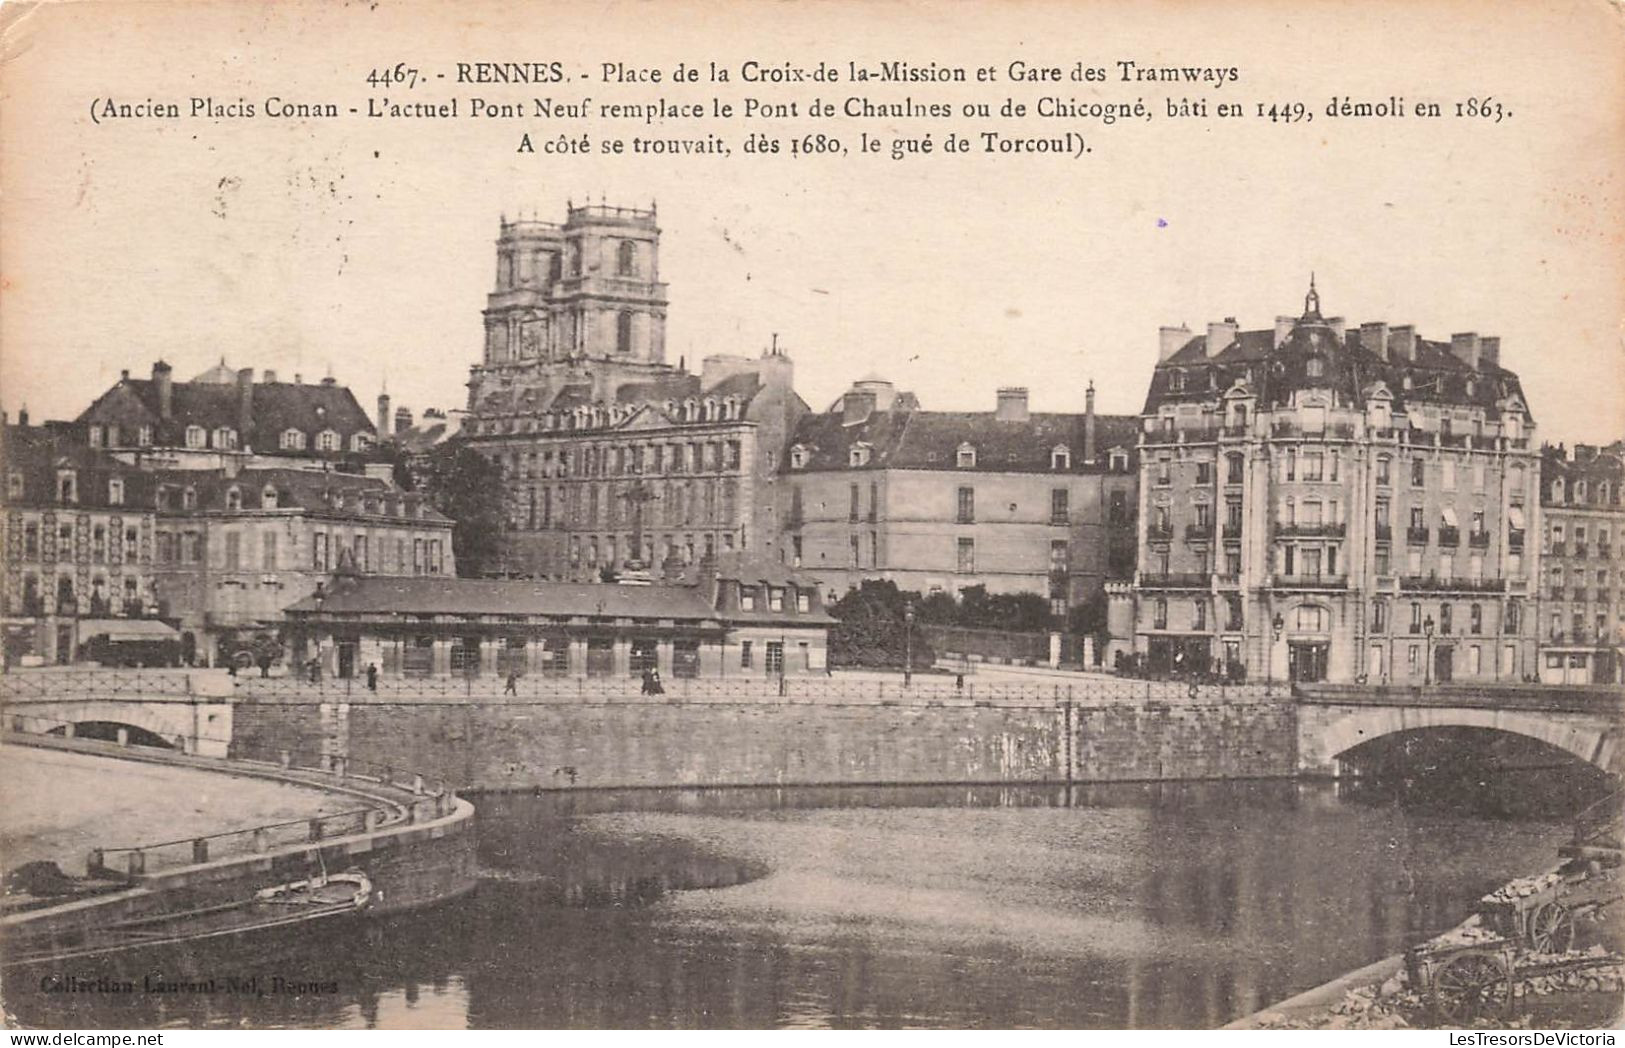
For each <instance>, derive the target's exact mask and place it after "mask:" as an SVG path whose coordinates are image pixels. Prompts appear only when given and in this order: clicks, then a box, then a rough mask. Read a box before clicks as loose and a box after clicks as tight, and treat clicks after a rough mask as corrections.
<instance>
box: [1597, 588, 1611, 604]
mask: <svg viewBox="0 0 1625 1048" xmlns="http://www.w3.org/2000/svg"><path fill="white" fill-rule="evenodd" d="M1613 602H1614V591H1613V590H1605V589H1600V590H1598V591H1597V603H1598V604H1612V603H1613Z"/></svg>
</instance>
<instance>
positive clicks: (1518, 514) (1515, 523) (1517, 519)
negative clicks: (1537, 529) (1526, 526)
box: [1507, 506, 1523, 531]
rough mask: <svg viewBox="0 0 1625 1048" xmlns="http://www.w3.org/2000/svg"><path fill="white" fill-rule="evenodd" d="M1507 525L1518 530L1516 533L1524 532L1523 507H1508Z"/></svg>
mask: <svg viewBox="0 0 1625 1048" xmlns="http://www.w3.org/2000/svg"><path fill="white" fill-rule="evenodd" d="M1507 523H1509V524H1511V525H1512V527H1513V529H1514V530H1516V531H1522V530H1523V507H1522V506H1508V507H1507Z"/></svg>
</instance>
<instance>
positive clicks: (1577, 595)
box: [1573, 586, 1589, 604]
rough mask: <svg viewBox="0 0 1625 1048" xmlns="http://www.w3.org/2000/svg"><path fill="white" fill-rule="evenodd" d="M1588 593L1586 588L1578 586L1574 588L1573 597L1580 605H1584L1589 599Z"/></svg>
mask: <svg viewBox="0 0 1625 1048" xmlns="http://www.w3.org/2000/svg"><path fill="white" fill-rule="evenodd" d="M1586 593H1587V591H1586V588H1585V587H1584V586H1576V587H1574V597H1573V599H1574V600H1577V601H1579V602H1580V603H1582V604H1583V603H1585V602H1586V601H1587V600H1588V599H1589V598H1588V597H1587V596H1586Z"/></svg>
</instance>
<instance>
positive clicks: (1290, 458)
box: [1282, 448, 1298, 480]
mask: <svg viewBox="0 0 1625 1048" xmlns="http://www.w3.org/2000/svg"><path fill="white" fill-rule="evenodd" d="M1282 469H1284V470H1285V471H1286V476H1285V478H1284V479H1286V480H1297V479H1298V452H1297V449H1296V448H1287V449H1286V461H1285V462H1284V463H1283V464H1282Z"/></svg>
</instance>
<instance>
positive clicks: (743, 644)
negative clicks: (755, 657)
mask: <svg viewBox="0 0 1625 1048" xmlns="http://www.w3.org/2000/svg"><path fill="white" fill-rule="evenodd" d="M739 668H740V669H742V670H748V669H750V668H751V642H750V641H748V640H742V641H740V642H739Z"/></svg>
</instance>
